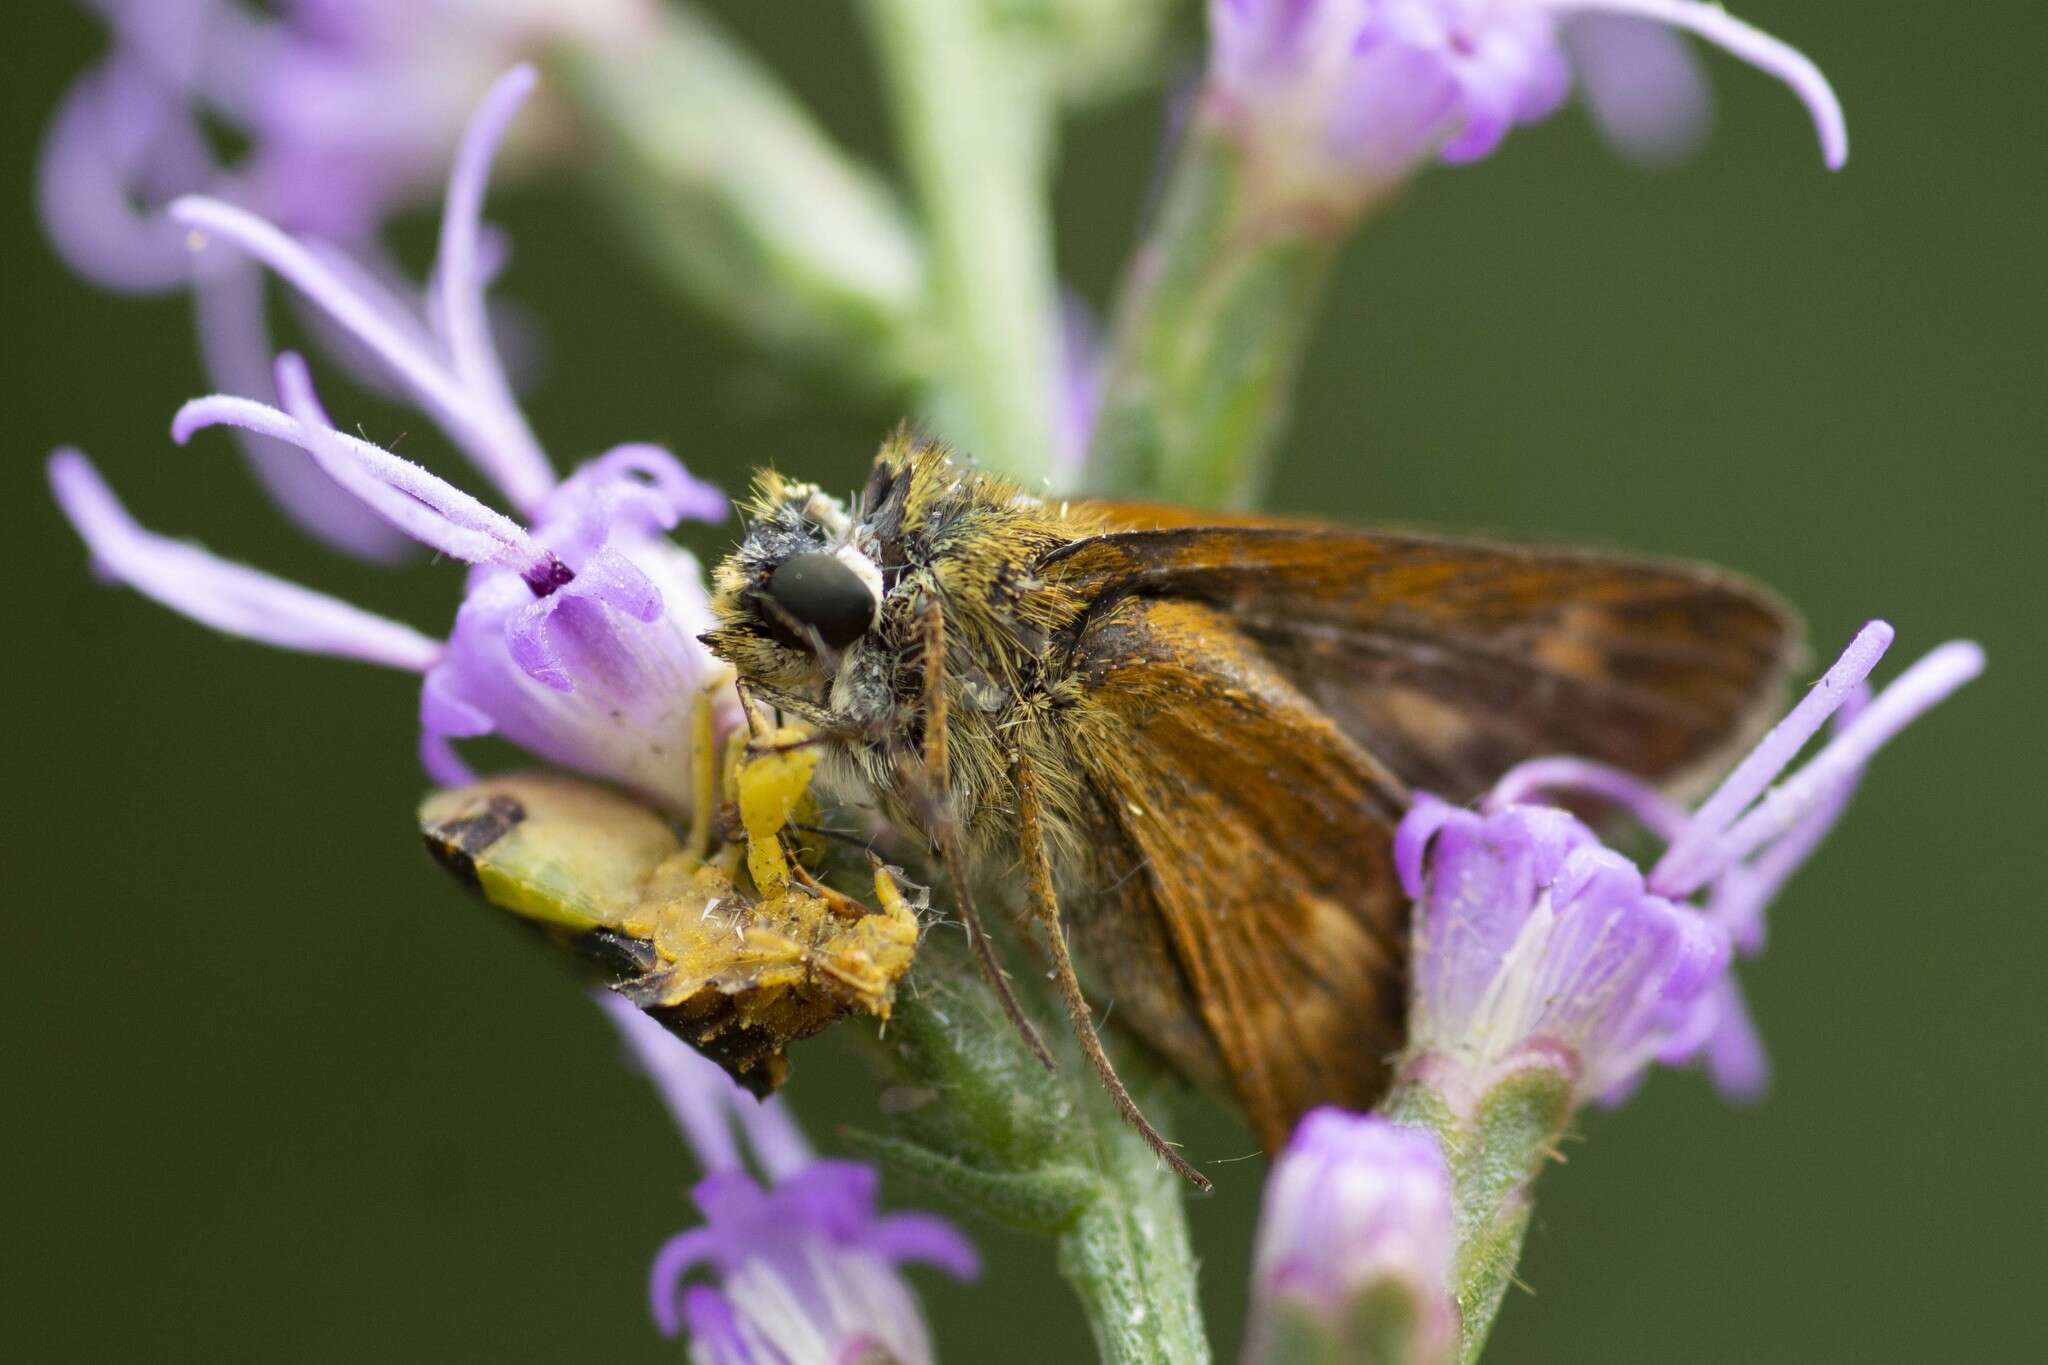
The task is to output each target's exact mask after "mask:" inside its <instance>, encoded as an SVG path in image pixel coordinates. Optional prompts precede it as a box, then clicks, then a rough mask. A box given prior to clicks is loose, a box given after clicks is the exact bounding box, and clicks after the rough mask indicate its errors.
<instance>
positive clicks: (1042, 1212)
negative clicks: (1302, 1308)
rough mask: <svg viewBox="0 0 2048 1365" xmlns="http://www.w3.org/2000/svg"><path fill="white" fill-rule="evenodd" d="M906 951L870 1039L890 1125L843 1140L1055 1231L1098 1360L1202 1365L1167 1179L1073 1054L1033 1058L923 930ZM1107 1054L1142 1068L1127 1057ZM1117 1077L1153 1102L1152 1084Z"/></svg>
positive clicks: (1184, 1232) (1182, 1227) (954, 1194)
mask: <svg viewBox="0 0 2048 1365" xmlns="http://www.w3.org/2000/svg"><path fill="white" fill-rule="evenodd" d="M919 953H920V957H919V961H918V964H917V968H916V974H915V976H914V977H913V978H912V980H913V983H914V985H913V988H911V989H906V990H904V991H903V992H902V993H900V994H899V995H898V997H897V1003H896V1009H895V1013H894V1015H893V1017H892V1018H891V1019H890V1021H889V1024H888V1027H887V1028H886V1029H885V1030H884V1031H883V1032H882V1035H881V1037H880V1038H879V1039H878V1046H877V1048H876V1049H875V1051H876V1055H877V1058H878V1060H879V1063H880V1067H881V1071H882V1079H883V1081H884V1083H885V1084H887V1085H888V1086H889V1087H890V1088H891V1092H892V1095H893V1097H894V1100H893V1102H892V1104H891V1105H890V1108H891V1109H892V1110H894V1111H895V1120H894V1122H895V1128H896V1131H895V1133H894V1134H893V1135H891V1136H880V1135H875V1134H867V1133H858V1132H853V1133H843V1134H842V1136H843V1138H844V1139H845V1140H846V1142H847V1144H848V1145H849V1146H851V1147H852V1148H853V1149H854V1150H855V1151H857V1152H859V1153H860V1154H861V1155H864V1156H867V1157H870V1158H872V1159H874V1160H877V1161H881V1162H885V1163H887V1164H888V1165H890V1166H892V1167H894V1168H895V1169H897V1170H900V1171H903V1172H904V1173H906V1174H909V1175H912V1176H914V1177H916V1178H917V1179H919V1180H921V1181H923V1182H924V1183H926V1184H927V1185H930V1186H931V1187H933V1188H935V1189H937V1190H939V1191H941V1192H943V1193H945V1194H946V1195H947V1196H948V1197H950V1198H951V1199H953V1200H955V1201H957V1202H959V1203H961V1204H963V1205H966V1206H967V1207H969V1208H971V1209H973V1210H975V1211H976V1212H978V1213H980V1214H982V1215H983V1216H985V1217H988V1218H991V1219H994V1220H996V1221H998V1222H1000V1223H1002V1224H1004V1225H1005V1226H1008V1227H1011V1228H1016V1229H1018V1230H1021V1231H1025V1232H1031V1233H1037V1234H1040V1235H1050V1236H1052V1237H1054V1238H1056V1239H1057V1244H1058V1248H1059V1268H1060V1273H1061V1274H1062V1275H1063V1276H1065V1277H1066V1280H1067V1282H1068V1283H1069V1284H1070V1285H1072V1286H1073V1289H1074V1292H1075V1294H1076V1296H1077V1297H1078V1298H1079V1299H1080V1301H1081V1306H1082V1308H1083V1310H1084V1311H1085V1312H1086V1313H1087V1316H1088V1322H1089V1327H1090V1330H1091V1331H1092V1332H1093V1334H1094V1337H1095V1343H1096V1348H1097V1350H1098V1351H1099V1353H1100V1355H1101V1358H1102V1359H1103V1360H1104V1361H1106V1362H1110V1363H1111V1365H1205V1362H1207V1361H1208V1359H1209V1346H1208V1341H1207V1339H1206V1337H1205V1336H1204V1335H1203V1331H1202V1320H1201V1309H1200V1301H1199V1299H1198V1298H1197V1297H1196V1292H1195V1258H1194V1252H1193V1250H1192V1249H1191V1247H1190V1245H1189V1242H1188V1228H1187V1219H1186V1216H1185V1214H1184V1212H1183V1210H1182V1207H1181V1197H1182V1195H1183V1193H1184V1191H1183V1190H1182V1188H1181V1186H1180V1182H1179V1180H1178V1179H1177V1178H1176V1177H1175V1176H1174V1175H1173V1174H1172V1172H1170V1171H1169V1170H1167V1169H1166V1167H1165V1166H1164V1165H1163V1164H1161V1162H1160V1161H1159V1159H1158V1157H1156V1156H1154V1155H1153V1154H1152V1152H1151V1150H1150V1149H1149V1148H1147V1147H1146V1145H1145V1143H1144V1141H1143V1140H1142V1139H1140V1138H1139V1137H1138V1136H1137V1134H1135V1133H1133V1132H1132V1131H1131V1130H1130V1129H1129V1128H1127V1127H1125V1126H1124V1124H1123V1123H1122V1122H1121V1120H1119V1118H1118V1117H1117V1114H1116V1110H1115V1108H1114V1106H1112V1105H1111V1104H1110V1102H1109V1100H1108V1097H1107V1096H1105V1095H1104V1094H1103V1093H1102V1090H1101V1087H1100V1086H1098V1085H1096V1084H1095V1082H1094V1077H1093V1075H1092V1073H1090V1072H1089V1071H1088V1070H1087V1068H1086V1067H1085V1066H1083V1065H1082V1064H1081V1063H1080V1060H1079V1058H1078V1057H1075V1056H1072V1055H1066V1056H1063V1058H1062V1065H1061V1067H1060V1069H1059V1071H1058V1072H1057V1073H1049V1072H1047V1071H1046V1069H1045V1068H1044V1067H1043V1066H1041V1065H1040V1064H1039V1063H1038V1061H1037V1059H1036V1058H1034V1057H1033V1056H1032V1054H1031V1053H1030V1052H1029V1051H1027V1050H1026V1049H1025V1047H1024V1046H1023V1044H1022V1043H1021V1042H1020V1041H1019V1040H1018V1038H1017V1037H1016V1034H1015V1033H1014V1032H1013V1031H1012V1030H1011V1028H1010V1026H1009V1022H1008V1020H1007V1019H1005V1018H1004V1016H1003V1013H1002V1010H1001V1008H1000V1007H999V1006H998V1005H997V1004H996V1002H995V999H994V997H993V995H992V993H991V992H990V991H989V990H988V988H987V987H986V986H985V985H984V984H983V983H982V982H981V980H980V978H979V977H977V976H976V975H975V974H974V971H973V968H972V967H971V966H970V965H969V964H968V963H966V962H965V961H964V956H963V955H962V954H961V953H959V952H958V951H955V950H952V948H951V946H950V945H948V944H945V943H942V942H940V941H938V940H937V939H936V938H934V937H927V939H926V941H925V943H924V944H923V945H922V946H921V947H920V949H919ZM1048 1036H1050V1037H1057V1036H1058V1035H1057V1034H1050V1035H1048ZM1064 1051H1065V1052H1066V1053H1068V1054H1071V1053H1072V1051H1073V1049H1072V1048H1067V1049H1065V1050H1064ZM1122 1069H1123V1072H1124V1076H1125V1079H1126V1081H1127V1082H1140V1083H1142V1080H1143V1078H1144V1071H1143V1067H1142V1066H1140V1065H1135V1064H1134V1065H1130V1066H1125V1067H1123V1068H1122ZM1133 1089H1134V1091H1135V1092H1136V1093H1137V1094H1138V1095H1139V1098H1140V1100H1141V1102H1144V1103H1146V1106H1147V1109H1148V1111H1154V1112H1156V1111H1157V1109H1158V1108H1159V1103H1160V1097H1159V1096H1157V1095H1151V1096H1147V1095H1146V1094H1145V1093H1144V1091H1143V1090H1142V1089H1140V1088H1139V1086H1138V1085H1134V1086H1133Z"/></svg>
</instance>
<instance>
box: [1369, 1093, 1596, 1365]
mask: <svg viewBox="0 0 2048 1365" xmlns="http://www.w3.org/2000/svg"><path fill="white" fill-rule="evenodd" d="M1381 1112H1383V1113H1385V1114H1386V1115H1387V1116H1388V1117H1389V1118H1392V1119H1394V1120H1395V1121H1397V1122H1400V1123H1407V1124H1412V1125H1414V1126H1417V1127H1421V1128H1427V1129H1429V1130H1430V1131H1431V1132H1433V1133H1435V1134H1436V1135H1437V1138H1438V1140H1439V1141H1440V1142H1442V1144H1443V1149H1444V1155H1445V1157H1446V1159H1447V1160H1448V1161H1449V1163H1450V1168H1451V1197H1452V1204H1453V1208H1454V1210H1455V1214H1456V1218H1457V1232H1458V1252H1457V1261H1456V1263H1455V1265H1454V1267H1453V1270H1452V1282H1453V1284H1454V1286H1455V1288H1456V1292H1457V1299H1458V1319H1459V1349H1458V1359H1459V1361H1460V1362H1461V1365H1470V1362H1472V1361H1476V1360H1477V1359H1478V1358H1479V1353H1480V1351H1481V1350H1482V1349H1483V1348H1484V1347H1485V1345H1486V1338H1487V1335H1488V1334H1489V1333H1490V1332H1491V1331H1492V1330H1493V1324H1494V1320H1495V1319H1496V1318H1497V1317H1498V1316H1499V1315H1500V1307H1501V1302H1502V1300H1503V1299H1504V1298H1505V1297H1506V1295H1507V1290H1508V1286H1509V1285H1510V1284H1512V1283H1513V1282H1514V1276H1515V1265H1516V1263H1517V1262H1518V1261H1519V1260H1520V1259H1521V1254H1522V1239H1523V1236H1524V1235H1525V1234H1526V1233H1527V1231H1528V1228H1529V1213H1530V1208H1531V1203H1530V1190H1531V1187H1532V1186H1533V1185H1534V1184H1535V1180H1536V1177H1537V1175H1538V1174H1539V1173H1540V1172H1541V1171H1542V1170H1543V1167H1544V1165H1545V1163H1546V1162H1548V1161H1549V1160H1550V1158H1551V1154H1552V1153H1553V1152H1555V1151H1556V1149H1557V1141H1558V1139H1559V1138H1560V1137H1561V1136H1562V1135H1563V1133H1564V1126H1565V1123H1566V1121H1567V1120H1569V1119H1570V1117H1571V1086H1570V1083H1569V1082H1568V1081H1567V1080H1566V1078H1565V1077H1564V1076H1563V1074H1562V1073H1560V1072H1558V1071H1556V1070H1554V1069H1552V1068H1551V1067H1548V1066H1543V1065H1532V1066H1527V1067H1523V1068H1521V1069H1518V1070H1516V1071H1512V1072H1510V1073H1508V1074H1507V1075H1505V1076H1503V1077H1501V1078H1500V1079H1499V1080H1498V1081H1496V1082H1495V1083H1494V1085H1493V1086H1492V1087H1491V1088H1490V1089H1488V1090H1487V1091H1486V1093H1485V1094H1484V1096H1483V1097H1481V1099H1480V1100H1479V1101H1478V1103H1477V1104H1476V1105H1474V1106H1471V1107H1470V1108H1469V1111H1465V1112H1461V1111H1460V1109H1459V1108H1458V1107H1456V1106H1454V1105H1452V1104H1451V1103H1449V1102H1448V1101H1447V1100H1446V1099H1445V1098H1444V1097H1443V1096H1442V1095H1441V1094H1439V1093H1438V1092H1437V1091H1436V1090H1434V1089H1432V1088H1431V1087H1430V1085H1429V1084H1428V1082H1427V1081H1425V1080H1420V1079H1416V1078H1415V1077H1414V1076H1413V1075H1412V1073H1411V1075H1410V1076H1409V1078H1407V1079H1405V1080H1403V1081H1402V1082H1400V1083H1399V1084H1397V1085H1396V1086H1395V1088H1394V1090H1393V1091H1392V1093H1390V1094H1389V1095H1388V1096H1387V1099H1386V1101H1385V1102H1384V1103H1383V1104H1382V1105H1381Z"/></svg>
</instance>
